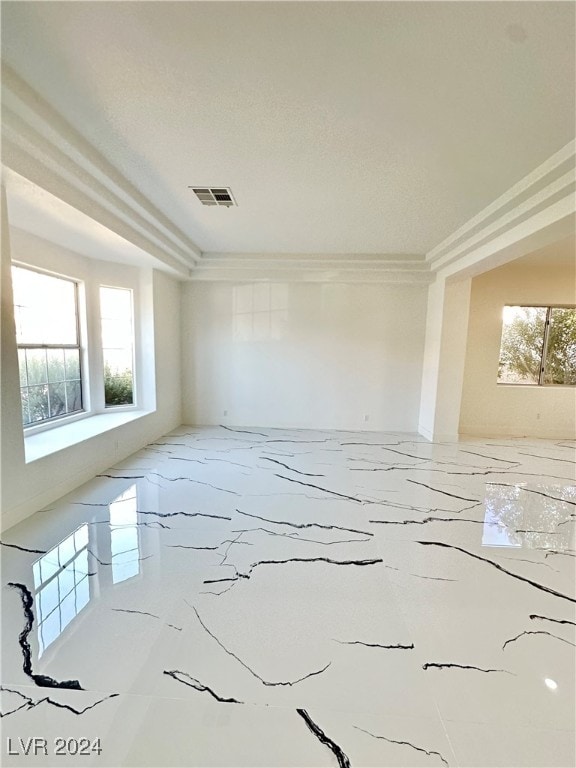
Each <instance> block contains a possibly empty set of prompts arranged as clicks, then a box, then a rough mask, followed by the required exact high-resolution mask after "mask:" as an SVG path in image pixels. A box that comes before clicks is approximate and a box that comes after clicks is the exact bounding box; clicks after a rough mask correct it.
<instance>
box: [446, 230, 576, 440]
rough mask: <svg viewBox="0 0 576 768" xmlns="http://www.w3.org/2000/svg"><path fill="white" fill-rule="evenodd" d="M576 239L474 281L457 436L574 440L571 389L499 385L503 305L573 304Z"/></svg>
mask: <svg viewBox="0 0 576 768" xmlns="http://www.w3.org/2000/svg"><path fill="white" fill-rule="evenodd" d="M574 253H575V252H574V238H569V239H568V240H565V241H563V242H562V243H559V244H555V245H552V246H548V247H547V248H545V249H543V250H542V251H541V252H539V253H538V254H535V255H534V256H527V257H524V258H521V259H518V260H516V261H513V262H511V263H509V264H506V265H505V266H503V267H499V268H498V269H493V270H490V271H489V272H486V273H484V274H482V275H479V276H478V277H475V278H474V279H473V280H472V290H471V299H470V318H469V324H468V344H467V354H466V365H465V372H464V386H463V394H462V408H461V413H460V433H461V434H468V435H485V436H496V435H510V436H532V437H547V438H560V439H562V438H574V437H576V390H575V388H574V387H537V386H513V385H506V386H502V385H498V384H497V383H496V376H497V372H498V359H499V353H500V337H501V332H502V308H503V307H504V305H505V304H518V305H523V304H542V305H551V304H576V259H575V257H574Z"/></svg>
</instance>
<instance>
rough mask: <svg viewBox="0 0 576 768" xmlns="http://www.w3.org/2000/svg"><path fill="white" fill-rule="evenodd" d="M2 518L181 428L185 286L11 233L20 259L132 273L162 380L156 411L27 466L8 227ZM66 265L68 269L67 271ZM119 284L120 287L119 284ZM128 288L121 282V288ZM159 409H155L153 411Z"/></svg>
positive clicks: (24, 512)
mask: <svg viewBox="0 0 576 768" xmlns="http://www.w3.org/2000/svg"><path fill="white" fill-rule="evenodd" d="M2 235H3V243H2V246H3V247H2V278H3V279H2V360H1V377H2V381H1V383H2V415H3V419H2V455H1V460H2V473H1V478H2V487H1V492H2V516H1V519H0V522H1V526H2V528H3V529H5V528H8V527H10V526H12V525H14V524H15V523H17V522H19V521H20V520H22V519H24V518H25V517H27V516H29V515H30V514H32V513H34V512H36V511H37V510H38V509H41V508H42V507H43V506H45V505H46V504H49V503H51V502H52V501H54V500H55V499H57V498H59V497H60V496H61V495H63V494H64V493H67V492H68V491H70V490H72V489H73V488H75V487H77V486H78V485H80V484H81V483H83V482H85V481H86V480H89V479H90V478H92V477H93V476H94V475H95V474H96V473H98V472H100V471H103V470H104V469H106V468H108V467H110V466H111V464H113V463H114V462H115V461H118V460H120V459H122V458H124V457H126V456H128V455H130V454H131V453H133V452H134V451H136V450H138V449H139V448H141V447H142V446H144V445H146V444H147V443H148V442H150V441H152V440H154V439H155V438H157V437H158V436H160V435H163V434H165V433H166V432H169V431H170V430H172V429H174V428H175V427H177V426H178V425H179V424H180V423H181V397H180V386H181V382H180V351H181V350H180V285H179V283H178V282H177V281H175V280H173V279H172V278H171V277H169V276H168V275H166V274H165V273H162V272H158V271H155V270H151V269H142V270H137V269H135V268H132V267H126V266H124V265H122V266H120V265H114V264H110V263H109V262H97V261H95V260H91V259H85V258H83V257H80V256H78V255H77V254H73V253H71V252H67V251H66V250H65V249H62V248H60V247H59V248H58V249H57V250H55V249H54V247H53V246H52V245H51V244H50V243H48V242H46V241H42V240H39V239H38V238H35V237H33V236H30V235H26V233H22V232H19V231H13V232H12V235H13V238H12V243H11V249H12V252H13V257H14V259H19V260H22V261H25V262H27V263H29V264H36V265H37V266H44V267H46V266H47V263H49V264H50V265H51V266H52V269H54V270H57V269H58V265H60V268H61V270H63V273H64V274H66V273H68V274H70V269H73V268H74V265H76V267H77V269H78V270H80V271H82V270H84V272H86V271H87V270H88V271H92V273H93V274H97V275H98V276H99V277H101V278H102V280H103V281H106V276H108V280H110V279H113V278H116V277H118V275H123V276H126V275H127V274H132V278H133V279H134V280H137V281H138V283H139V285H140V293H141V302H142V307H143V310H144V311H143V312H142V327H141V336H142V338H143V339H146V340H147V344H148V346H147V347H146V348H145V349H144V350H143V356H144V359H143V360H142V365H141V367H143V368H146V358H148V361H150V360H151V361H152V365H151V369H152V370H151V375H152V376H153V377H155V380H156V404H155V409H154V410H153V411H152V412H151V413H149V414H148V415H146V416H144V417H142V418H141V419H138V420H136V421H133V422H131V423H128V424H124V425H122V426H118V427H116V428H115V429H113V430H110V431H107V432H105V433H103V434H100V435H97V436H95V437H91V438H88V439H86V440H84V441H83V442H81V443H78V444H76V445H74V446H72V447H68V448H65V449H63V450H61V451H58V452H56V453H52V454H50V455H49V456H46V457H44V458H40V459H37V460H36V461H33V462H29V463H26V461H25V455H24V441H23V433H22V422H21V411H20V392H19V381H18V364H17V353H16V341H15V332H14V320H13V312H12V291H11V281H10V244H9V243H8V242H7V239H8V228H7V227H5V226H4V227H3V228H2ZM62 265H65V268H64V267H63V266H62ZM113 284H114V283H113ZM120 284H122V283H120ZM153 407H154V405H153Z"/></svg>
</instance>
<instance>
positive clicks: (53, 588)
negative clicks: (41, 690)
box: [32, 525, 90, 657]
mask: <svg viewBox="0 0 576 768" xmlns="http://www.w3.org/2000/svg"><path fill="white" fill-rule="evenodd" d="M32 571H33V574H34V592H35V604H36V617H37V621H38V630H37V632H38V656H39V657H40V656H42V654H43V653H44V651H45V650H46V648H48V646H49V645H51V644H52V643H53V642H54V640H56V638H57V637H59V636H60V635H61V634H62V632H63V631H64V630H65V629H66V627H67V626H68V625H69V624H70V622H71V621H72V620H73V619H75V618H76V616H77V615H78V614H79V613H80V611H81V610H82V609H83V608H84V607H85V606H86V605H87V604H88V602H89V601H90V580H89V577H88V526H87V525H82V526H80V528H78V530H76V531H74V533H72V534H70V536H68V537H67V538H65V539H64V540H63V541H61V542H60V544H58V545H57V546H56V547H54V548H53V549H51V550H50V552H48V553H47V554H45V555H44V556H43V557H41V558H40V559H39V560H37V561H36V562H35V563H34V565H33V567H32Z"/></svg>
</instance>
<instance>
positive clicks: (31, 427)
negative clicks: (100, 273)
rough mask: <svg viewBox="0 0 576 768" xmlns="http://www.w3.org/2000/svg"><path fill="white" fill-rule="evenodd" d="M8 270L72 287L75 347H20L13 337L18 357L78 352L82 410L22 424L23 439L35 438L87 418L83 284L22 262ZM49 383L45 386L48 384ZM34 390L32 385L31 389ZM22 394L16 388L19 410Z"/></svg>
mask: <svg viewBox="0 0 576 768" xmlns="http://www.w3.org/2000/svg"><path fill="white" fill-rule="evenodd" d="M11 268H17V269H26V270H28V271H29V272H35V273H36V274H39V275H44V276H46V277H52V278H54V279H56V280H66V281H68V282H70V283H72V285H73V286H74V310H75V320H76V322H75V325H76V340H77V343H76V344H34V343H32V344H29V343H25V344H19V343H18V337H16V350H17V353H19V352H20V350H21V349H24V350H26V349H44V350H49V349H64V350H66V349H75V350H78V367H79V379H78V380H79V382H80V398H81V403H82V407H81V408H80V409H79V410H77V411H72V412H71V413H64V414H62V415H58V416H49V417H48V418H47V419H42V420H41V421H38V422H30V423H29V424H24V422H23V420H22V429H23V431H24V436H25V437H26V436H27V435H35V434H37V433H39V432H44V431H45V430H47V429H53V428H54V427H56V426H61V425H63V424H69V423H71V422H73V421H78V420H80V419H84V418H86V416H87V415H90V413H89V410H90V409H89V406H88V403H89V396H88V390H89V387H88V382H87V378H88V377H87V375H86V372H85V369H86V366H85V353H86V345H85V344H84V343H83V333H82V322H81V314H82V310H83V309H84V307H83V306H82V302H81V297H80V287H81V285H82V283H83V281H82V280H81V279H79V278H76V277H71V276H70V275H64V274H61V273H60V272H54V271H51V270H48V269H42V268H41V267H37V266H35V265H32V264H26V263H25V262H23V261H21V260H14V261H12V263H11ZM13 306H14V310H15V309H16V305H15V304H14V305H13ZM18 367H20V360H19V359H18ZM49 383H50V382H47V384H49ZM33 386H34V385H33ZM28 388H29V385H27V386H26V389H28ZM22 390H23V387H22V386H20V387H19V391H20V406H21V407H22Z"/></svg>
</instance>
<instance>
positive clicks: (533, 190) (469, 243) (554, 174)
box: [426, 140, 576, 272]
mask: <svg viewBox="0 0 576 768" xmlns="http://www.w3.org/2000/svg"><path fill="white" fill-rule="evenodd" d="M575 193H576V140H574V141H570V142H569V143H568V144H566V146H564V147H562V149H560V150H559V151H558V152H556V153H555V154H553V155H552V156H551V157H549V158H548V160H546V161H545V162H544V163H542V165H540V166H538V167H537V168H536V169H535V170H534V171H532V172H531V173H529V174H528V175H527V176H525V177H524V178H523V179H521V181H519V182H518V183H517V184H515V185H514V186H513V187H511V188H510V189H509V190H508V191H507V192H505V193H504V194H503V195H501V196H500V197H498V198H497V199H496V200H494V202H493V203H491V204H490V205H489V206H487V207H486V208H484V210H482V211H481V212H480V213H478V214H477V215H476V216H474V217H473V218H471V219H470V220H469V221H467V222H466V223H465V224H464V225H463V226H462V227H460V228H459V229H457V230H456V231H455V232H454V233H453V234H452V235H450V236H449V237H448V238H446V239H445V240H443V241H442V242H441V243H440V244H439V245H437V246H436V247H435V248H433V249H432V250H431V251H429V253H427V254H426V261H427V262H428V263H429V264H430V267H431V269H432V270H433V271H434V272H438V271H439V270H446V269H447V268H449V269H450V271H451V272H456V271H457V270H458V268H459V265H460V264H462V265H464V264H466V265H467V266H469V265H470V263H472V262H473V261H474V258H475V256H477V257H478V259H479V260H480V259H481V258H482V257H483V254H485V253H486V252H487V251H488V250H490V244H491V243H493V244H496V243H497V242H499V240H500V239H501V238H502V236H503V235H505V234H506V233H507V232H510V231H512V230H514V231H516V232H518V233H520V232H521V230H522V225H523V224H526V225H528V223H529V222H530V221H532V220H536V219H538V218H542V215H543V214H544V212H545V211H547V210H549V211H554V210H562V211H564V212H566V211H568V213H570V212H574V211H576V194H575Z"/></svg>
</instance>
